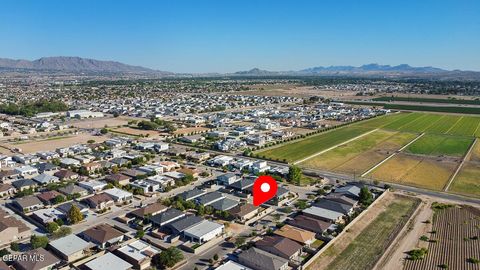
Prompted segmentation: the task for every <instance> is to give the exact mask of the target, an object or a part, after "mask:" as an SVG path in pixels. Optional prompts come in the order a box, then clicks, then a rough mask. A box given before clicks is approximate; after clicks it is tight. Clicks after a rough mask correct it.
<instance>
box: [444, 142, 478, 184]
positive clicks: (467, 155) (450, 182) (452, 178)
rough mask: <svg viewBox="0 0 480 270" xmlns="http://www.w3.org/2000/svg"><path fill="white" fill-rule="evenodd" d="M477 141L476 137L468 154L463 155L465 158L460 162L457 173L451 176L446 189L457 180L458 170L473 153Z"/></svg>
mask: <svg viewBox="0 0 480 270" xmlns="http://www.w3.org/2000/svg"><path fill="white" fill-rule="evenodd" d="M476 143H477V139H475V140H474V141H473V143H472V145H471V146H470V149H469V150H468V152H467V154H465V156H464V157H463V160H462V162H461V163H460V165H458V168H457V170H455V173H454V174H453V175H452V177H451V178H450V180H449V181H448V184H447V186H446V187H445V189H444V191H448V189H449V188H450V185H452V182H453V181H454V180H455V178H456V177H457V175H458V172H460V169H461V168H462V167H463V165H464V164H465V162H466V160H467V158H468V157H469V156H470V155H471V153H472V151H473V148H474V147H475V144H476Z"/></svg>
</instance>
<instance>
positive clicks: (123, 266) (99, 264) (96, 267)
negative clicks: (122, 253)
mask: <svg viewBox="0 0 480 270" xmlns="http://www.w3.org/2000/svg"><path fill="white" fill-rule="evenodd" d="M85 266H87V267H88V268H89V269H91V270H106V269H115V270H128V269H130V268H131V267H133V265H131V264H129V263H128V262H126V261H124V260H122V259H120V258H119V257H117V256H115V255H113V253H107V254H105V255H103V256H101V257H98V258H96V259H95V260H92V261H89V262H88V263H86V264H85Z"/></svg>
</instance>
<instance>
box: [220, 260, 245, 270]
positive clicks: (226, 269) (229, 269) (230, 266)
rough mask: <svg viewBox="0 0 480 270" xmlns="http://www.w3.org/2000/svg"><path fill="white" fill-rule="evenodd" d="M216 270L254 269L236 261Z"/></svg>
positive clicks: (228, 262)
mask: <svg viewBox="0 0 480 270" xmlns="http://www.w3.org/2000/svg"><path fill="white" fill-rule="evenodd" d="M215 270H252V268H249V267H246V266H245V265H241V264H239V263H236V262H234V261H227V262H226V263H224V264H222V265H220V266H219V267H217V268H215Z"/></svg>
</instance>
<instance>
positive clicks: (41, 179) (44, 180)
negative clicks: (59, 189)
mask: <svg viewBox="0 0 480 270" xmlns="http://www.w3.org/2000/svg"><path fill="white" fill-rule="evenodd" d="M32 179H33V181H35V182H37V183H38V184H40V185H47V184H51V183H57V182H59V179H58V177H56V176H53V175H50V174H46V173H42V174H39V175H37V176H35V177H33V178H32Z"/></svg>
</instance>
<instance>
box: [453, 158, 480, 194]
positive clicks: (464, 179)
mask: <svg viewBox="0 0 480 270" xmlns="http://www.w3.org/2000/svg"><path fill="white" fill-rule="evenodd" d="M479 177H480V163H478V162H465V163H464V164H463V166H462V168H461V169H460V172H459V173H458V174H457V175H456V177H455V179H454V180H453V183H452V185H451V186H450V187H449V189H448V191H450V192H454V193H459V194H463V195H470V196H475V197H480V180H479Z"/></svg>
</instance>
